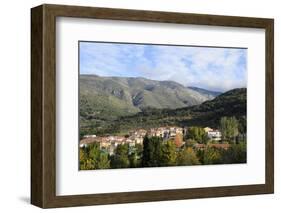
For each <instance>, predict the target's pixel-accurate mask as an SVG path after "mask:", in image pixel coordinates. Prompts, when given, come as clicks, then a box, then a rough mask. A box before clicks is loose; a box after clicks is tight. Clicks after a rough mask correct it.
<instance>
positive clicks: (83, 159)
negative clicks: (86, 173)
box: [79, 143, 110, 170]
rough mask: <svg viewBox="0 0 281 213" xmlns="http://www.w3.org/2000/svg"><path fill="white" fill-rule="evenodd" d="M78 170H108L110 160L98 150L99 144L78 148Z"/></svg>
mask: <svg viewBox="0 0 281 213" xmlns="http://www.w3.org/2000/svg"><path fill="white" fill-rule="evenodd" d="M79 158H80V169H81V170H91V169H108V168H110V160H109V157H108V154H107V153H103V152H102V151H101V150H100V147H99V143H94V144H90V145H89V146H88V147H83V148H80V151H79Z"/></svg>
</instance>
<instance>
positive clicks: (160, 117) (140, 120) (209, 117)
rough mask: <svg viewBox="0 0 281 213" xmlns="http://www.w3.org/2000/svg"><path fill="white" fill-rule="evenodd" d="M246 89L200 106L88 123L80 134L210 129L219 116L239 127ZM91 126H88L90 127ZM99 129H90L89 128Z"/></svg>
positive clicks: (149, 110) (244, 106)
mask: <svg viewBox="0 0 281 213" xmlns="http://www.w3.org/2000/svg"><path fill="white" fill-rule="evenodd" d="M246 92H247V91H246V89H245V88H241V89H234V90H230V91H228V92H226V93H223V94H221V95H219V96H217V97H216V98H215V99H213V100H209V101H205V102H204V103H202V104H199V105H195V106H189V107H182V108H177V109H155V108H147V109H144V110H143V111H142V112H139V113H137V114H134V115H131V116H122V117H119V118H117V119H115V120H114V121H112V122H104V123H103V124H102V123H99V124H97V123H95V125H93V123H91V122H89V123H88V125H85V126H84V127H83V128H82V131H83V132H87V133H88V132H91V133H94V134H106V133H120V132H122V133H124V132H126V131H129V130H130V129H135V128H151V127H159V126H168V125H177V126H191V125H196V126H202V127H203V126H210V127H214V128H216V127H218V125H219V120H220V118H221V117H222V116H236V117H237V118H238V119H239V120H242V122H240V123H245V122H246V102H247V98H246ZM90 123H91V125H89V124H90ZM94 126H95V127H98V128H91V127H94ZM83 132H82V133H83Z"/></svg>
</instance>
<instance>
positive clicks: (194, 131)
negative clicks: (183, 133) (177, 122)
mask: <svg viewBox="0 0 281 213" xmlns="http://www.w3.org/2000/svg"><path fill="white" fill-rule="evenodd" d="M187 139H192V140H195V141H197V143H201V144H202V143H204V144H206V143H207V141H208V136H207V134H206V132H205V130H204V129H203V128H201V127H190V128H189V129H188V133H187Z"/></svg>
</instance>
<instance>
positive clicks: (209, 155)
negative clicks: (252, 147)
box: [79, 117, 247, 170]
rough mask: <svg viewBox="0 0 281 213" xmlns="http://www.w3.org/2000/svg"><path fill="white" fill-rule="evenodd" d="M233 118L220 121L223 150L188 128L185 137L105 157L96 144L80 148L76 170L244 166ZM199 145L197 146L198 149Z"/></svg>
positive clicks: (240, 133) (123, 148) (125, 147)
mask: <svg viewBox="0 0 281 213" xmlns="http://www.w3.org/2000/svg"><path fill="white" fill-rule="evenodd" d="M239 126H241V124H240V125H239V121H238V120H237V119H236V118H235V117H222V118H221V119H220V131H221V133H222V141H221V143H222V144H228V146H227V148H223V147H217V146H214V145H215V144H214V143H215V142H214V141H212V140H209V139H208V137H207V135H206V133H205V132H204V130H203V128H200V127H196V126H194V127H190V128H189V131H188V134H187V135H186V136H185V137H182V135H176V137H175V138H173V139H169V140H164V139H163V138H161V137H155V136H153V137H148V136H147V135H146V136H145V137H144V139H143V143H142V145H140V144H136V145H135V146H134V147H130V146H129V144H120V145H118V146H117V148H116V150H115V153H114V154H113V155H109V154H108V153H107V152H106V151H104V150H102V149H100V146H99V143H93V144H90V145H89V146H86V147H81V148H80V153H79V154H80V156H79V157H80V169H81V170H93V169H109V168H111V169H116V168H141V167H166V166H188V165H210V164H233V163H246V157H247V150H246V140H245V137H244V136H245V133H246V132H245V129H244V130H243V128H240V129H239ZM198 145H199V146H198Z"/></svg>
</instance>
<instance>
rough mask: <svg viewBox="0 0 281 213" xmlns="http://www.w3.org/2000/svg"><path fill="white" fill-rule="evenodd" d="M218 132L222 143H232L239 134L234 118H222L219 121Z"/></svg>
mask: <svg viewBox="0 0 281 213" xmlns="http://www.w3.org/2000/svg"><path fill="white" fill-rule="evenodd" d="M220 130H221V133H222V140H223V141H230V142H233V143H234V142H235V139H236V137H237V136H238V134H239V131H238V121H237V119H236V118H235V117H222V118H221V120H220Z"/></svg>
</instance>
